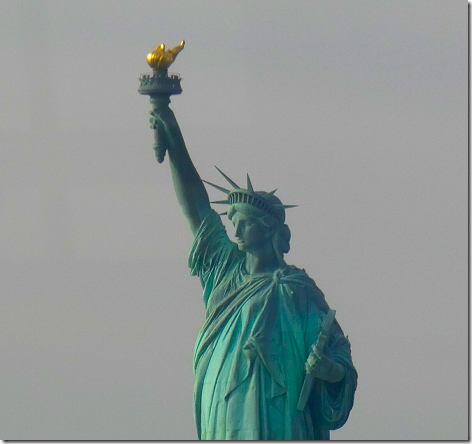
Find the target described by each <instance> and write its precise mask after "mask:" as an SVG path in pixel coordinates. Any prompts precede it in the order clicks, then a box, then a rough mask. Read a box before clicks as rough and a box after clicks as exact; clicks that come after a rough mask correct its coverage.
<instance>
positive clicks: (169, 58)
mask: <svg viewBox="0 0 472 444" xmlns="http://www.w3.org/2000/svg"><path fill="white" fill-rule="evenodd" d="M184 45H185V40H182V42H181V43H180V45H179V46H176V47H175V48H172V49H169V50H167V51H166V50H165V49H166V46H165V45H164V43H162V44H161V45H159V46H158V47H157V48H156V49H155V50H154V51H152V52H150V53H149V54H148V55H147V62H148V65H149V66H150V67H151V68H152V69H167V68H168V67H169V66H170V65H172V63H173V62H174V60H175V58H176V57H177V55H178V54H179V52H180V51H182V49H184Z"/></svg>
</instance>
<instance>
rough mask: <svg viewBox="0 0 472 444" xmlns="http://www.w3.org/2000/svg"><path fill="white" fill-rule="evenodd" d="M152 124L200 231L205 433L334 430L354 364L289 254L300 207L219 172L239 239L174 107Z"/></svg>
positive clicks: (200, 406)
mask: <svg viewBox="0 0 472 444" xmlns="http://www.w3.org/2000/svg"><path fill="white" fill-rule="evenodd" d="M181 46H182V47H183V42H182V44H181ZM151 97H152V96H151ZM151 101H152V98H151ZM167 103H168V102H167ZM151 126H152V127H153V128H154V129H155V130H156V131H158V132H159V137H160V138H161V140H160V148H159V149H160V155H161V157H160V159H161V161H162V159H163V148H162V146H163V144H164V145H165V150H167V152H168V157H169V163H170V168H171V172H172V178H173V183H174V188H175V192H176V195H177V199H178V201H179V204H180V206H181V208H182V210H183V213H184V215H185V216H186V218H187V220H188V222H189V225H190V229H191V231H192V233H193V236H194V242H193V245H192V247H191V250H190V256H189V267H190V271H191V274H192V275H195V276H198V277H199V278H200V282H201V284H202V287H203V300H204V304H205V306H206V313H207V315H206V321H205V323H204V325H203V327H202V329H201V331H200V334H199V336H198V339H197V342H196V346H195V356H194V374H195V389H194V414H195V421H196V425H197V431H198V437H199V439H207V440H266V439H271V440H313V439H319V440H327V439H329V436H330V430H334V429H337V428H339V427H341V426H342V425H343V424H344V423H345V422H346V421H347V419H348V416H349V412H350V410H351V408H352V406H353V402H354V392H355V390H356V386H357V373H356V370H355V368H354V366H353V364H352V360H351V347H350V343H349V341H348V340H347V338H346V337H345V336H344V334H343V332H342V330H341V328H340V327H339V325H338V324H337V322H336V321H334V322H333V323H332V326H331V327H330V325H328V324H329V322H328V320H327V318H328V317H329V313H330V311H331V310H330V309H329V306H328V304H327V302H326V300H325V297H324V295H323V293H322V292H321V291H320V290H319V288H318V287H317V286H316V284H315V282H314V281H313V280H312V279H311V278H310V277H309V276H308V275H307V274H306V272H305V271H304V270H302V269H299V268H297V267H295V266H292V265H287V263H286V262H285V261H284V254H285V253H287V252H288V251H289V248H290V230H289V228H288V226H287V225H286V224H285V211H286V209H288V208H290V207H292V205H284V204H282V202H281V201H280V200H279V199H278V198H277V197H276V196H275V194H274V193H275V190H274V191H270V192H263V191H255V190H254V187H253V185H252V183H251V180H250V178H249V176H247V183H246V185H245V188H244V187H240V186H239V185H237V184H236V183H235V182H234V181H233V180H231V179H230V178H229V177H228V176H226V175H225V174H224V173H223V172H221V171H220V173H221V174H222V175H223V177H224V178H225V180H226V181H227V182H228V183H229V184H230V187H229V189H227V188H224V187H222V186H219V185H214V184H211V183H209V182H206V183H208V184H209V185H212V186H214V187H216V188H217V189H219V190H220V191H222V192H224V193H225V194H226V199H225V200H222V201H217V202H215V203H219V204H222V203H223V204H224V203H226V204H228V205H229V207H228V210H227V212H226V213H224V215H226V216H227V217H228V218H229V219H230V220H231V222H232V223H233V225H234V229H235V238H236V239H237V242H236V243H235V242H232V241H231V240H230V239H229V237H228V235H227V234H226V230H225V228H224V225H223V223H222V221H221V219H220V216H221V215H219V214H218V213H217V212H215V211H214V210H213V209H212V208H211V206H210V201H209V198H208V194H207V191H206V189H205V186H204V184H203V181H202V180H201V179H200V176H199V175H198V173H197V171H196V169H195V167H194V165H193V163H192V160H191V158H190V156H189V154H188V151H187V148H186V145H185V142H184V139H183V137H182V133H181V131H180V129H179V125H178V123H177V120H176V118H175V116H174V113H173V112H172V110H171V109H170V108H169V107H168V106H155V108H154V111H153V112H152V118H151ZM156 140H157V139H156ZM156 143H157V141H156ZM218 171H219V170H218ZM212 203H213V202H212ZM331 312H332V311H331ZM333 313H334V312H333ZM331 320H332V319H331ZM308 378H309V379H310V381H311V383H310V384H304V380H306V379H308ZM305 385H307V387H308V390H307V389H306V388H305ZM302 387H303V389H304V390H305V398H306V399H305V401H303V402H302V401H301V392H302Z"/></svg>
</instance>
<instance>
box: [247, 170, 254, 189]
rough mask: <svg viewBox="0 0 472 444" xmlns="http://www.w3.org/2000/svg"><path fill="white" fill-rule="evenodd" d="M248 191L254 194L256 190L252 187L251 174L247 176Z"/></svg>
mask: <svg viewBox="0 0 472 444" xmlns="http://www.w3.org/2000/svg"><path fill="white" fill-rule="evenodd" d="M246 174H247V173H246ZM247 190H248V191H249V192H250V193H254V188H253V187H252V183H251V179H250V178H249V174H247Z"/></svg>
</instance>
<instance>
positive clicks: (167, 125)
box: [149, 107, 180, 145]
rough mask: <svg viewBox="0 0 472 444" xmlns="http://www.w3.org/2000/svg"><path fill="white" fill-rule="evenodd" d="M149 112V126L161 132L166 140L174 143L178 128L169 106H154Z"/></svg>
mask: <svg viewBox="0 0 472 444" xmlns="http://www.w3.org/2000/svg"><path fill="white" fill-rule="evenodd" d="M149 114H151V118H150V119H149V123H150V126H151V128H152V129H153V130H155V131H156V130H158V131H160V132H163V133H164V134H165V138H166V140H167V141H168V142H169V143H170V144H171V145H173V144H175V140H176V135H177V134H178V132H180V130H179V125H178V123H177V119H176V118H175V115H174V113H173V111H172V110H171V109H170V108H169V107H162V108H154V109H153V110H152V111H149Z"/></svg>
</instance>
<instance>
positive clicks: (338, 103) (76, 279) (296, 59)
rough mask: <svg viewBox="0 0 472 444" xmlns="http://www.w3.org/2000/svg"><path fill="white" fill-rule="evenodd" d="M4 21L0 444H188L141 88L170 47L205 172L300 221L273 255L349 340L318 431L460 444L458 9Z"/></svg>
mask: <svg viewBox="0 0 472 444" xmlns="http://www.w3.org/2000/svg"><path fill="white" fill-rule="evenodd" d="M0 8H1V14H0V54H1V57H0V80H1V83H0V85H1V86H0V103H2V106H1V108H0V122H1V123H0V144H1V146H2V149H1V151H0V227H1V229H0V267H1V268H0V269H1V273H2V284H1V294H2V310H1V313H0V323H1V324H0V325H1V332H0V356H1V358H0V367H1V368H2V371H1V375H0V386H1V393H2V396H1V400H0V434H1V436H0V437H1V438H3V439H47V440H51V439H59V440H64V439H97V440H98V439H112V440H116V439H151V440H154V439H166V440H168V439H180V440H183V439H195V438H196V432H195V426H194V422H193V414H192V396H193V395H192V390H193V374H192V359H193V347H194V343H195V339H196V337H197V334H198V332H199V329H200V327H201V325H202V324H203V321H204V317H205V312H204V307H203V302H202V291H201V288H200V284H199V281H198V279H197V278H192V277H190V276H189V271H188V268H187V256H188V251H189V248H190V245H191V241H192V236H191V234H190V231H189V229H188V226H187V222H186V221H185V219H184V217H183V215H182V214H181V212H180V209H179V207H178V204H177V202H176V200H175V198H174V194H173V188H172V184H171V178H170V172H169V168H168V163H167V162H165V163H164V164H162V165H158V164H157V162H156V160H155V158H154V153H153V151H152V144H153V134H152V131H151V130H150V129H149V125H148V118H149V114H148V113H149V110H150V109H151V106H150V104H149V99H148V98H147V97H145V96H140V95H139V94H138V92H137V89H138V86H139V82H138V77H139V75H140V74H141V73H145V72H150V71H151V70H150V68H149V67H148V66H147V63H146V55H147V53H148V52H150V51H151V50H153V49H154V48H155V47H156V46H157V45H159V44H160V43H162V42H164V43H166V46H167V47H173V46H176V45H177V44H179V43H180V41H181V40H182V39H183V38H184V39H185V40H186V43H187V44H186V47H185V49H184V51H183V52H182V53H181V54H180V55H179V57H178V58H177V60H176V62H175V63H174V65H173V66H172V68H171V71H176V72H178V73H180V75H181V76H182V78H183V80H182V87H183V93H182V95H181V96H177V97H174V98H173V99H172V104H171V107H172V109H173V110H174V112H175V114H176V116H177V118H178V120H179V122H180V126H181V129H182V131H183V134H184V137H185V140H186V143H187V146H188V149H189V151H190V154H191V156H192V157H193V159H194V163H195V165H196V167H197V169H198V171H199V172H200V175H201V176H202V177H203V178H205V179H207V180H210V181H211V182H216V183H222V182H221V180H222V179H220V177H219V174H218V172H217V171H216V170H215V169H214V167H213V165H217V166H218V167H220V168H221V169H222V170H223V171H224V172H225V173H226V174H228V175H229V176H230V177H231V178H232V179H234V180H235V181H236V182H238V181H240V182H243V183H244V180H245V175H246V172H248V173H249V174H250V176H251V178H252V182H253V184H254V186H255V188H256V189H260V190H272V189H274V188H278V189H279V191H278V195H279V197H280V198H281V199H282V201H283V202H285V203H289V204H298V205H299V207H298V208H296V209H292V210H289V212H288V214H287V222H288V224H289V225H290V227H291V230H292V242H291V248H292V249H291V252H290V253H289V254H288V255H287V257H286V259H287V262H289V263H293V264H295V265H297V266H298V267H301V268H305V269H306V271H307V272H308V274H309V275H310V276H311V277H313V278H314V279H315V281H316V282H317V284H318V285H319V287H320V288H321V289H322V290H323V291H324V293H325V294H326V297H327V300H328V302H329V304H330V305H331V307H332V308H335V309H336V310H337V317H338V319H339V321H340V323H341V325H342V326H343V329H344V331H345V333H346V334H348V335H349V339H350V341H351V344H352V352H353V360H354V363H355V365H356V367H357V370H358V372H359V386H358V390H357V393H356V398H355V404H354V408H353V410H352V413H351V417H350V419H349V421H348V423H347V424H346V425H345V426H344V427H343V428H342V429H340V430H339V431H336V432H334V433H333V434H332V438H333V439H362V440H371V439H467V427H468V425H467V419H468V412H467V409H468V404H467V393H468V373H467V365H468V344H467V338H468V330H467V325H468V324H467V323H468V294H467V167H468V165H467V106H468V105H467V2H466V1H456V0H441V1H436V0H428V1H425V0H411V1H402V0H395V1H394V0H385V1H381V2H379V1H376V0H371V1H357V0H351V1H337V0H329V1H313V0H311V1H290V2H289V1H274V0H272V1H253V2H249V1H238V2H234V1H231V2H230V1H216V0H215V1H208V0H204V1H180V2H171V1H133V2H131V1H113V2H112V1H105V0H103V1H100V2H96V1H82V0H81V1H47V0H46V1H41V2H35V1H5V0H4V1H1V3H0ZM209 192H210V196H211V197H212V199H217V198H219V197H220V194H219V193H218V192H216V191H214V190H210V191H209ZM229 231H230V233H231V230H229Z"/></svg>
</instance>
